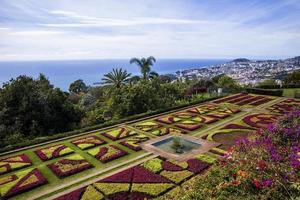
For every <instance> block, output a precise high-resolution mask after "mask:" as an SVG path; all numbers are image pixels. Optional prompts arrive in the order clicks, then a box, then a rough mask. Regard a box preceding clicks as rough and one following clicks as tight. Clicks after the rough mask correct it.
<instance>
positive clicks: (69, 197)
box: [55, 185, 104, 200]
mask: <svg viewBox="0 0 300 200" xmlns="http://www.w3.org/2000/svg"><path fill="white" fill-rule="evenodd" d="M102 199H104V195H103V194H102V193H101V192H99V191H98V190H97V189H96V188H95V187H93V185H89V186H87V187H83V188H79V189H77V190H74V191H72V192H70V193H68V194H65V195H62V196H60V197H58V198H56V199H55V200H102Z"/></svg>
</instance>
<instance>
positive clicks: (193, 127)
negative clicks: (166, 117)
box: [175, 123, 202, 131]
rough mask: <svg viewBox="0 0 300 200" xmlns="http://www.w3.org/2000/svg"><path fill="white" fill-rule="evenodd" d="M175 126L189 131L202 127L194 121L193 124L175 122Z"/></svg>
mask: <svg viewBox="0 0 300 200" xmlns="http://www.w3.org/2000/svg"><path fill="white" fill-rule="evenodd" d="M175 126H177V127H179V128H183V129H186V130H189V131H193V130H196V129H198V128H201V127H202V125H200V124H196V123H195V124H176V125H175Z"/></svg>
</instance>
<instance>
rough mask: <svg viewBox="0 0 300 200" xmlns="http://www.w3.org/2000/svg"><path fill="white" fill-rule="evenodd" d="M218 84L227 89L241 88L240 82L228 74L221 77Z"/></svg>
mask: <svg viewBox="0 0 300 200" xmlns="http://www.w3.org/2000/svg"><path fill="white" fill-rule="evenodd" d="M218 86H219V87H221V88H223V89H225V90H227V91H235V90H236V89H238V88H239V85H238V83H237V82H236V81H235V80H234V79H233V78H231V77H229V76H226V75H224V76H222V77H220V78H219V81H218Z"/></svg>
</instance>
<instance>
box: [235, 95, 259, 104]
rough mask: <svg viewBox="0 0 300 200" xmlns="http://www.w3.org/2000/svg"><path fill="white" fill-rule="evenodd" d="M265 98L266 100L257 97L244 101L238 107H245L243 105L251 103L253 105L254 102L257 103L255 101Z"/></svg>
mask: <svg viewBox="0 0 300 200" xmlns="http://www.w3.org/2000/svg"><path fill="white" fill-rule="evenodd" d="M264 98H265V97H264V96H255V97H252V98H249V99H246V100H244V101H241V102H238V103H237V104H236V105H238V106H243V105H246V104H250V103H253V102H255V101H258V100H261V99H264Z"/></svg>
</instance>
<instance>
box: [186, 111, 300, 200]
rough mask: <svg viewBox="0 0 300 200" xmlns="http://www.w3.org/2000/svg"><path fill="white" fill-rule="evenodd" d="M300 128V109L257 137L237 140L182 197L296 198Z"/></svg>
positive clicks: (299, 192) (298, 188)
mask: <svg viewBox="0 0 300 200" xmlns="http://www.w3.org/2000/svg"><path fill="white" fill-rule="evenodd" d="M299 128H300V110H299V109H298V111H295V112H292V113H290V114H287V115H285V116H284V117H283V118H281V119H280V120H279V122H278V123H276V124H273V125H272V124H270V125H269V127H268V129H266V130H260V131H258V132H257V133H256V134H255V136H254V137H252V138H246V139H240V140H238V141H237V143H236V145H235V146H234V147H233V148H231V149H230V150H229V153H228V154H227V155H226V156H225V158H224V159H223V160H221V161H220V162H219V163H217V164H216V166H214V167H213V168H212V169H211V170H210V172H209V173H208V174H207V176H202V177H200V178H199V179H198V180H197V181H196V183H195V184H194V185H193V186H191V188H190V190H189V191H187V194H186V195H185V196H184V197H183V199H296V198H297V197H299V196H300V185H299V181H300V180H299V175H300V160H299V157H300V156H299V154H300V153H299V152H300V132H299ZM253 158H255V159H253Z"/></svg>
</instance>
